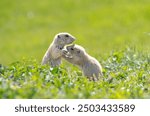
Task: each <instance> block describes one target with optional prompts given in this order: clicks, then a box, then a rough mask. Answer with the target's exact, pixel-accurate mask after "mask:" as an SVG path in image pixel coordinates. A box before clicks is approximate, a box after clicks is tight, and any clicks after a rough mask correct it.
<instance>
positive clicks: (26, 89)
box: [0, 49, 150, 98]
mask: <svg viewBox="0 0 150 116" xmlns="http://www.w3.org/2000/svg"><path fill="white" fill-rule="evenodd" d="M102 65H103V68H104V69H103V70H104V71H103V73H104V77H103V78H101V79H100V80H99V81H98V82H93V81H89V80H88V79H87V78H86V77H84V76H82V74H81V72H80V71H79V70H78V69H76V68H74V67H72V69H70V68H64V67H63V66H62V67H59V68H53V69H52V68H49V66H41V65H40V64H38V63H37V62H36V60H33V59H32V60H25V59H24V60H23V61H21V62H15V63H12V64H11V65H9V66H7V67H5V66H1V67H0V93H1V94H0V98H150V67H149V65H150V57H149V56H145V55H142V54H141V53H137V52H136V51H134V50H130V49H126V50H125V51H119V52H114V53H112V54H111V56H110V57H108V58H107V59H106V60H103V61H102Z"/></svg>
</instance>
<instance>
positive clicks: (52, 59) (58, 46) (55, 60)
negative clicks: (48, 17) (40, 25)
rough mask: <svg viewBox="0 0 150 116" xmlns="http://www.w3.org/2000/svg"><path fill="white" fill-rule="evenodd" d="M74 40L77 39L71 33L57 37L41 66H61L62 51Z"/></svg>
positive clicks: (59, 34)
mask: <svg viewBox="0 0 150 116" xmlns="http://www.w3.org/2000/svg"><path fill="white" fill-rule="evenodd" d="M74 40H75V37H73V36H72V35H71V34H69V33H58V34H57V35H55V37H54V40H53V42H52V43H51V44H50V46H49V48H48V50H47V51H46V53H45V55H44V56H43V59H42V63H41V64H42V65H44V64H50V66H51V67H56V66H59V65H60V64H61V57H62V49H63V48H64V46H65V45H67V44H70V43H72V42H73V41H74Z"/></svg>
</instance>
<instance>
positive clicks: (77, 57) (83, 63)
mask: <svg viewBox="0 0 150 116" xmlns="http://www.w3.org/2000/svg"><path fill="white" fill-rule="evenodd" d="M66 50H67V51H66ZM66 50H65V49H64V50H63V58H64V59H65V60H67V61H68V62H70V63H72V64H75V65H77V66H79V67H80V68H81V70H82V71H83V74H84V76H86V77H88V78H89V80H93V81H97V80H99V77H100V76H102V75H103V74H102V67H101V65H100V63H99V62H98V61H97V60H96V59H95V58H94V57H92V56H90V55H89V54H88V53H86V51H85V49H84V48H83V47H81V46H79V45H70V46H67V47H66Z"/></svg>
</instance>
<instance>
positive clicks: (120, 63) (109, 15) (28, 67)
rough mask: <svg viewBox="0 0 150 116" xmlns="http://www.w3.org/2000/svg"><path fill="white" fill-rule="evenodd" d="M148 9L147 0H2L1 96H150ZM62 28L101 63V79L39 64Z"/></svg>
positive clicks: (65, 66)
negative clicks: (102, 73)
mask: <svg viewBox="0 0 150 116" xmlns="http://www.w3.org/2000/svg"><path fill="white" fill-rule="evenodd" d="M149 11H150V1H149V0H94V1H93V0H43V1H41V0H25V1H22V0H13V1H12V0H0V54H1V56H0V64H1V66H0V98H150V80H149V78H150V76H149V75H150V72H149V70H150V68H149V67H150V66H149V64H150V58H149V57H150V54H149V52H150V30H149V27H150V23H149V21H150V12H149ZM59 32H69V33H71V34H72V35H74V36H75V37H76V38H77V40H76V41H75V43H77V44H80V45H82V46H83V47H84V48H85V49H86V51H87V52H88V53H89V54H90V55H92V56H94V57H95V58H96V59H98V60H99V61H100V63H102V66H103V68H104V77H103V78H102V79H101V80H100V81H99V82H96V83H94V82H90V81H88V80H87V79H86V78H85V77H83V76H82V73H81V71H80V70H79V69H78V68H76V67H74V66H72V65H70V64H69V63H67V62H65V61H63V64H62V65H61V67H59V68H55V69H51V70H49V69H50V67H49V66H41V65H40V62H41V59H42V57H43V55H44V53H45V51H46V50H47V48H48V46H49V44H50V43H51V42H52V40H53V37H54V36H55V34H57V33H59ZM126 48H127V49H126ZM133 48H134V49H133ZM29 59H31V60H29ZM16 61H18V62H16Z"/></svg>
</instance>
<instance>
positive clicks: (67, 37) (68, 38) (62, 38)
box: [54, 32, 75, 47]
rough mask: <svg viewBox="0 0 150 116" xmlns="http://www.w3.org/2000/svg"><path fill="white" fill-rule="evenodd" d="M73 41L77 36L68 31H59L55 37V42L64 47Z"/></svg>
mask: <svg viewBox="0 0 150 116" xmlns="http://www.w3.org/2000/svg"><path fill="white" fill-rule="evenodd" d="M73 41H75V37H74V36H72V35H71V34H69V33H66V32H63V33H58V34H57V35H55V38H54V43H55V44H56V45H59V46H62V47H64V46H65V45H67V44H71V43H72V42H73Z"/></svg>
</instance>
